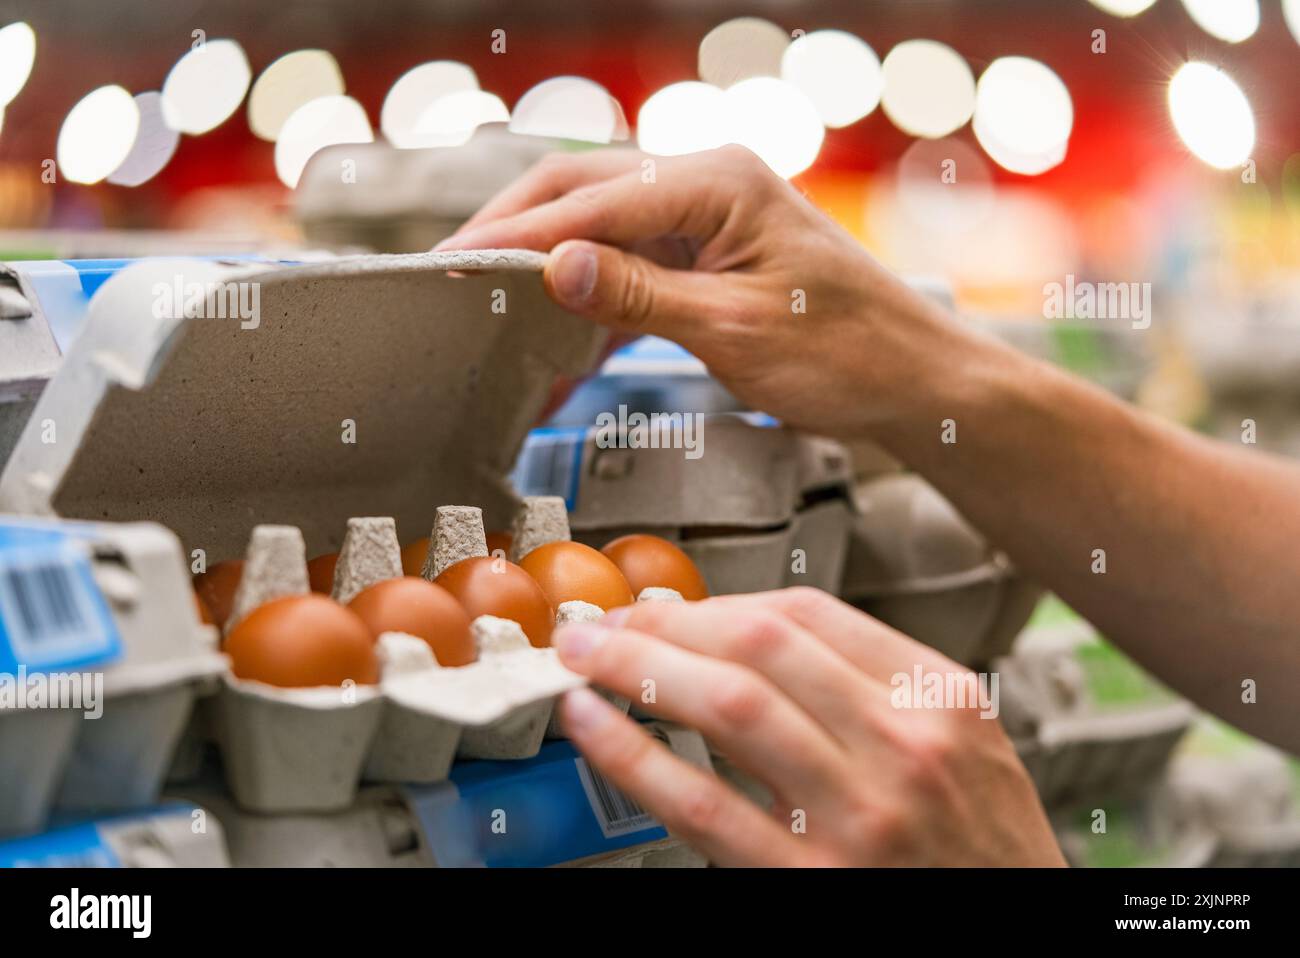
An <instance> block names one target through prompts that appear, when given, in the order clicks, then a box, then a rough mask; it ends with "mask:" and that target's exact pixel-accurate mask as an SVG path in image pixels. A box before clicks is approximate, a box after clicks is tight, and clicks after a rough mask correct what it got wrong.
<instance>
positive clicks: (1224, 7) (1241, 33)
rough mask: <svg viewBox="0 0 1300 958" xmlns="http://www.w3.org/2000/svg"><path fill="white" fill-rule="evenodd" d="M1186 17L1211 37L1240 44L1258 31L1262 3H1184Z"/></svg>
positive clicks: (1226, 0) (1232, 0)
mask: <svg viewBox="0 0 1300 958" xmlns="http://www.w3.org/2000/svg"><path fill="white" fill-rule="evenodd" d="M1183 6H1184V7H1186V8H1187V14H1188V16H1190V17H1191V18H1192V19H1193V20H1195V21H1196V25H1197V26H1198V27H1200V28H1201V29H1202V30H1204V31H1205V32H1206V33H1208V34H1209V35H1210V36H1212V37H1217V38H1218V39H1220V40H1225V41H1227V42H1228V43H1240V42H1241V41H1242V40H1245V39H1246V38H1247V37H1251V36H1254V34H1255V31H1256V30H1258V29H1259V0H1183Z"/></svg>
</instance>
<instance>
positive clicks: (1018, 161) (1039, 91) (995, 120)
mask: <svg viewBox="0 0 1300 958" xmlns="http://www.w3.org/2000/svg"><path fill="white" fill-rule="evenodd" d="M974 127H975V138H976V139H977V140H979V142H980V146H982V147H984V152H986V153H987V154H988V155H989V156H990V157H992V158H993V160H994V162H996V163H997V164H998V165H999V166H1001V167H1003V168H1004V169H1007V170H1010V171H1011V172H1013V173H1022V174H1025V175H1027V176H1034V175H1037V174H1039V173H1044V172H1046V171H1047V170H1050V169H1051V168H1052V167H1054V166H1056V165H1057V164H1058V163H1060V162H1061V161H1062V160H1063V159H1065V152H1066V149H1067V147H1068V146H1069V141H1070V131H1071V130H1072V129H1073V127H1074V104H1073V102H1072V101H1071V99H1070V91H1069V90H1068V89H1066V86H1065V84H1064V83H1063V82H1061V78H1060V77H1058V76H1057V75H1056V74H1055V73H1054V72H1053V71H1052V70H1051V68H1049V67H1047V66H1045V65H1044V64H1042V63H1039V62H1038V61H1037V60H1031V59H1029V58H1028V57H1001V58H999V59H997V60H994V61H993V62H992V63H990V64H989V66H988V69H986V70H985V71H984V73H983V74H982V75H981V76H980V79H979V83H978V84H977V85H976V88H975V117H974Z"/></svg>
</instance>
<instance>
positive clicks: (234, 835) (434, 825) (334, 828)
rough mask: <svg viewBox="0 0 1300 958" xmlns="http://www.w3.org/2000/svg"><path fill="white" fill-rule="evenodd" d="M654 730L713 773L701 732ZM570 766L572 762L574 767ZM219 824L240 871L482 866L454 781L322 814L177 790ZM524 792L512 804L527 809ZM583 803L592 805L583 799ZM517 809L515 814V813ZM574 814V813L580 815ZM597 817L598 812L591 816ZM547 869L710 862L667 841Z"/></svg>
mask: <svg viewBox="0 0 1300 958" xmlns="http://www.w3.org/2000/svg"><path fill="white" fill-rule="evenodd" d="M649 730H650V731H651V732H652V734H655V735H656V737H658V738H660V739H661V740H662V741H663V742H664V744H665V745H666V746H667V747H668V748H669V749H670V750H671V751H672V752H673V753H674V754H675V755H677V756H679V757H680V758H682V759H683V760H685V761H688V762H691V763H692V764H696V765H699V766H700V767H702V768H705V769H707V768H709V764H708V754H707V750H706V749H705V748H704V745H703V740H702V739H701V738H700V736H699V734H698V733H697V732H694V731H691V730H689V729H684V728H681V727H679V726H675V725H671V724H670V723H663V722H659V723H655V724H654V725H652V726H649ZM568 764H570V765H571V764H572V759H569V760H568ZM176 794H177V795H178V796H179V797H182V798H184V799H187V800H190V801H194V802H198V803H201V804H202V805H203V807H204V808H206V809H208V810H210V812H211V815H212V816H213V817H215V818H216V819H218V820H219V821H220V822H221V825H222V828H223V830H224V832H225V835H226V841H227V844H228V846H229V850H230V860H231V862H232V864H233V865H234V866H235V867H281V868H282V867H290V868H303V867H353V868H357V867H360V868H367V867H398V868H437V867H459V866H465V865H476V864H482V862H481V860H479V855H480V854H481V849H477V848H475V847H474V845H473V843H472V841H470V840H469V835H470V833H471V829H468V828H463V827H460V826H461V825H462V824H463V822H462V821H461V820H460V819H459V818H458V817H457V816H458V815H459V814H463V810H458V809H457V802H458V799H459V789H458V786H457V785H456V784H455V783H454V782H450V781H443V782H440V783H436V784H432V785H428V786H401V785H367V786H365V787H363V788H361V789H360V790H359V791H358V792H357V794H356V796H355V797H354V799H353V801H351V802H350V803H349V804H348V805H347V806H346V807H343V808H339V809H331V810H316V811H304V810H299V811H285V812H275V813H270V814H266V813H257V812H251V811H249V810H248V809H246V808H243V807H241V806H240V804H239V803H237V802H235V801H233V800H232V799H231V797H230V796H229V795H228V794H226V793H225V792H224V790H223V789H221V788H220V787H218V786H215V785H214V784H213V783H211V782H201V783H197V784H191V785H188V786H184V787H180V788H178V789H176ZM531 795H532V793H531V792H530V790H529V789H527V788H526V787H516V788H515V789H513V790H512V797H513V798H514V800H516V801H520V802H524V803H528V802H531V801H532V800H533V799H532V797H531ZM579 801H580V802H583V803H585V802H586V801H588V799H585V798H582V799H579ZM513 811H514V810H513V809H512V810H511V813H512V814H513ZM580 811H581V810H580V809H573V810H572V812H571V813H566V817H569V815H570V814H576V813H578V812H580ZM592 811H593V813H594V807H593V809H592ZM546 864H552V865H560V866H566V867H575V866H576V867H701V866H703V865H704V864H706V860H705V858H704V857H703V856H702V855H700V854H699V853H697V852H695V851H693V850H692V849H690V848H689V847H687V846H685V845H683V844H682V843H681V842H680V841H679V840H677V839H675V838H673V837H672V836H669V837H668V838H666V839H664V838H658V839H655V840H653V841H647V842H643V843H640V844H634V845H631V846H628V847H624V848H619V849H612V850H605V851H597V852H596V853H595V854H590V855H584V856H581V857H579V858H573V859H568V860H563V861H554V862H547V863H546Z"/></svg>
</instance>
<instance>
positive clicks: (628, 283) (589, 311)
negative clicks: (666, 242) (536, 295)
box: [542, 240, 704, 339]
mask: <svg viewBox="0 0 1300 958" xmlns="http://www.w3.org/2000/svg"><path fill="white" fill-rule="evenodd" d="M542 278H543V281H544V282H545V284H546V291H547V293H548V294H549V295H550V297H551V299H553V300H555V302H556V303H558V304H559V305H561V306H563V307H564V308H565V309H567V310H569V311H570V312H574V313H577V314H579V315H580V316H586V317H587V318H588V319H591V320H594V321H595V322H597V323H600V324H601V325H602V326H609V327H612V328H614V329H618V330H622V331H624V332H629V333H654V334H655V335H659V336H666V337H669V338H672V339H677V338H678V337H680V336H681V335H682V333H683V332H685V333H687V335H688V336H689V331H688V330H685V329H683V327H684V326H685V325H686V323H687V322H688V321H689V319H688V317H690V316H691V315H695V316H699V315H700V314H701V311H700V309H699V304H700V301H701V299H702V296H703V292H704V291H703V290H701V289H699V288H698V287H699V281H700V280H701V279H703V278H704V277H702V276H699V275H697V274H694V273H690V272H685V271H681V270H671V269H665V268H664V267H662V266H660V265H658V264H657V263H653V262H651V261H650V260H648V259H646V258H645V257H642V256H637V255H636V254H635V253H627V252H624V251H623V250H619V249H615V248H614V247H612V246H605V245H603V244H601V243H592V242H588V241H586V240H569V241H566V242H564V243H561V244H560V245H559V246H557V247H555V249H553V250H552V251H551V255H550V258H549V259H548V260H547V263H546V269H545V272H544V273H543V274H542ZM693 305H694V308H692V306H693Z"/></svg>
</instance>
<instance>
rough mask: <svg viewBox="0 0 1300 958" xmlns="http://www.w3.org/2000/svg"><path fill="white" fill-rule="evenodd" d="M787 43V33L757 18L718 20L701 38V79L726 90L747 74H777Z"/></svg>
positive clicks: (756, 75)
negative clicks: (720, 21) (724, 21)
mask: <svg viewBox="0 0 1300 958" xmlns="http://www.w3.org/2000/svg"><path fill="white" fill-rule="evenodd" d="M789 45H790V35H789V34H788V33H786V32H785V31H784V30H782V29H781V28H780V27H778V26H777V25H776V24H775V23H772V22H771V21H769V20H763V19H761V18H760V17H737V18H736V19H735V20H728V21H727V22H726V23H720V24H718V25H717V26H716V27H714V28H713V29H712V30H710V31H709V32H708V33H707V34H705V36H704V39H703V40H701V41H700V52H699V61H698V67H699V73H700V79H701V80H703V81H704V82H705V83H712V84H713V85H714V86H717V87H721V88H722V89H724V90H725V89H726V88H727V87H729V86H731V85H732V84H733V83H739V82H740V81H741V80H747V79H749V78H750V77H763V76H766V77H776V76H780V75H781V58H782V57H783V56H784V55H785V50H786V47H788V46H789Z"/></svg>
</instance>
